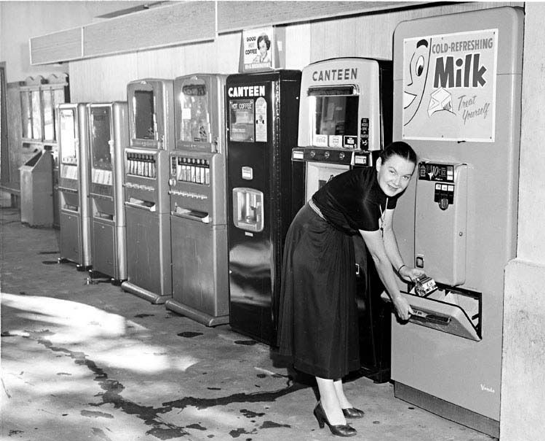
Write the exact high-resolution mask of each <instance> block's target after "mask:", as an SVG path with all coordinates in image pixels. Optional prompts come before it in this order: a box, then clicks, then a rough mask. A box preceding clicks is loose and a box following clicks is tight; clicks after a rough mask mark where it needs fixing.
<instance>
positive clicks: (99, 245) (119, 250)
mask: <svg viewBox="0 0 545 441" xmlns="http://www.w3.org/2000/svg"><path fill="white" fill-rule="evenodd" d="M87 110H88V118H89V156H90V161H89V162H90V163H89V166H90V179H91V182H90V186H89V197H90V199H91V237H92V244H91V260H92V262H93V270H92V273H91V274H92V275H97V273H99V274H101V275H105V276H108V277H110V278H111V281H112V282H113V283H115V284H120V283H121V282H122V281H123V280H125V279H126V278H127V259H126V255H125V240H126V237H125V207H124V206H123V202H124V197H123V193H124V192H123V171H124V170H123V148H124V146H126V145H127V142H128V132H129V131H128V128H127V103H126V102H121V101H115V102H110V103H91V104H88V105H87Z"/></svg>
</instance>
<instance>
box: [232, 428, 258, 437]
mask: <svg viewBox="0 0 545 441" xmlns="http://www.w3.org/2000/svg"><path fill="white" fill-rule="evenodd" d="M256 433H257V429H254V430H252V431H251V432H248V431H247V430H246V429H242V428H240V429H236V430H231V431H230V432H229V435H231V437H233V438H238V437H239V436H240V435H255V434H256Z"/></svg>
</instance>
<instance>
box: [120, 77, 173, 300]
mask: <svg viewBox="0 0 545 441" xmlns="http://www.w3.org/2000/svg"><path fill="white" fill-rule="evenodd" d="M173 99H174V98H173V81H172V80H164V79H159V78H146V79H141V80H134V81H131V82H130V83H128V84H127V101H128V128H129V143H128V144H127V145H125V146H124V152H123V169H122V176H123V189H124V197H123V204H124V207H123V208H124V210H125V212H126V214H127V216H126V236H127V258H128V259H127V261H128V263H127V280H126V281H124V282H123V283H122V284H121V287H122V288H123V289H124V290H125V291H128V292H130V293H132V294H134V295H136V296H138V297H141V298H143V299H145V300H148V301H150V302H152V303H154V304H162V303H165V301H166V300H167V299H168V298H170V297H171V296H172V276H171V252H170V242H171V238H170V214H169V205H170V200H169V196H168V170H169V155H168V153H169V150H170V149H172V148H173V147H174V103H173Z"/></svg>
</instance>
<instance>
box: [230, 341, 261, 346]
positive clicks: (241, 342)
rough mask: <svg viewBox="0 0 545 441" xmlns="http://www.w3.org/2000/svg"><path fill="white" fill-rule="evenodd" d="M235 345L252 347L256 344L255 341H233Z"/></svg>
mask: <svg viewBox="0 0 545 441" xmlns="http://www.w3.org/2000/svg"><path fill="white" fill-rule="evenodd" d="M235 344H236V345H243V346H253V345H255V344H257V342H256V341H255V340H235Z"/></svg>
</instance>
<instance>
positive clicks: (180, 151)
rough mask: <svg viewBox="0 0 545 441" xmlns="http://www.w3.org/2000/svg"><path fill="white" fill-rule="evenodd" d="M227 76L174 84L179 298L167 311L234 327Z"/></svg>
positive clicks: (173, 210)
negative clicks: (230, 276) (231, 322)
mask: <svg viewBox="0 0 545 441" xmlns="http://www.w3.org/2000/svg"><path fill="white" fill-rule="evenodd" d="M225 77H226V76H225V75H220V74H195V75H186V76H181V77H178V78H176V79H175V80H174V96H175V115H176V116H175V136H176V149H175V150H174V151H171V152H170V190H169V194H170V221H171V234H172V285H173V295H172V299H169V300H167V301H166V304H165V306H166V307H167V309H170V310H172V311H174V312H177V313H179V314H182V315H185V316H187V317H189V318H191V319H193V320H195V321H197V322H199V323H202V324H204V325H206V326H217V325H222V324H226V323H228V322H229V282H228V276H227V213H226V206H227V205H226V161H227V150H226V144H225V112H224V86H225Z"/></svg>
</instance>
